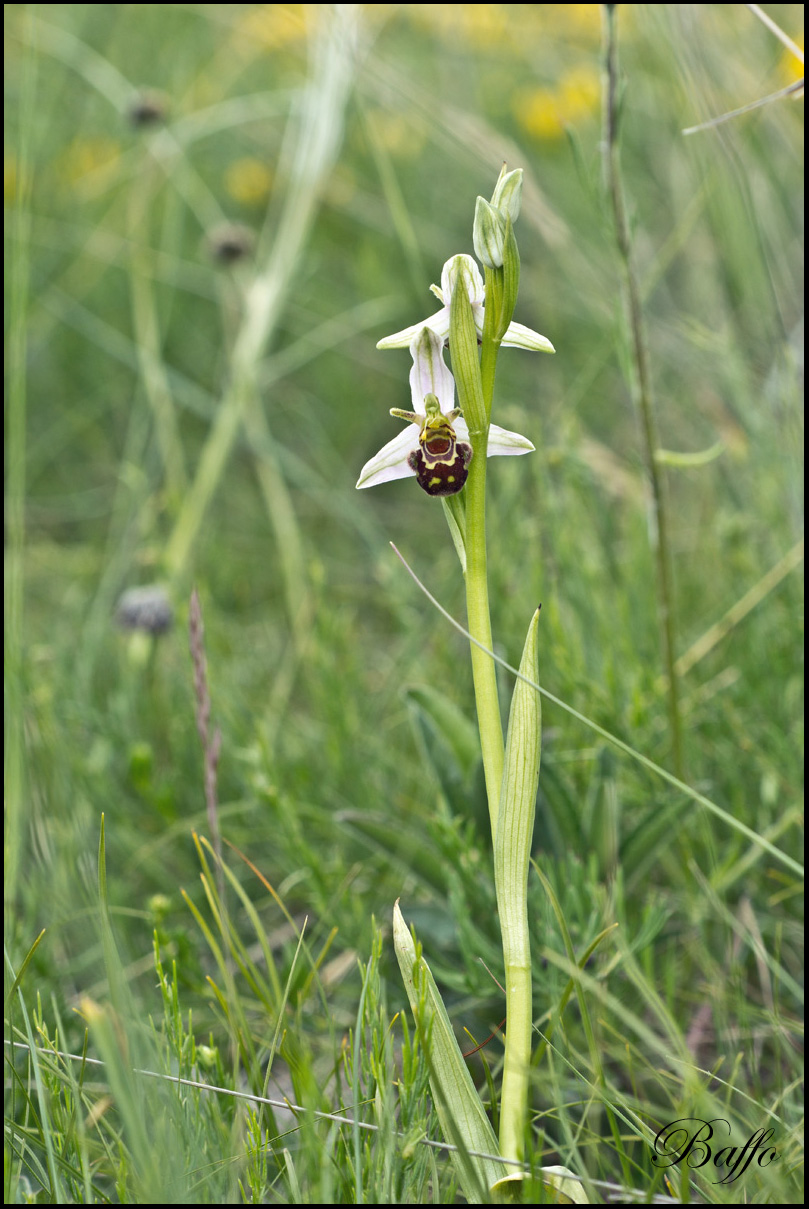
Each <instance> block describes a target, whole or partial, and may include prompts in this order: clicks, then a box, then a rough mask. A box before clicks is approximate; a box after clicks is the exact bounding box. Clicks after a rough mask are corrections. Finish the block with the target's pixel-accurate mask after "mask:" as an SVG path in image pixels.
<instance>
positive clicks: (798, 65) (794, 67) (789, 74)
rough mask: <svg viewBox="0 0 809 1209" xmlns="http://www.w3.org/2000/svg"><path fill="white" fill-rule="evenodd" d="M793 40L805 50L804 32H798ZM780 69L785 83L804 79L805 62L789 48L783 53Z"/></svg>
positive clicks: (793, 82)
mask: <svg viewBox="0 0 809 1209" xmlns="http://www.w3.org/2000/svg"><path fill="white" fill-rule="evenodd" d="M792 41H793V42H794V43H795V45H796V46H800V48H801V50H803V34H798V35H797V37H795V38H793V39H792ZM778 70H779V75H781V76H782V78H783V80H784V83H785V84H795V83H797V81H798V80H801V79H803V63H802V62H801V60H800V59H799V58H798V57H797V55H793V54H792V52H791V51H789V50H786V49H785V50H784V53H783V54H782V55H781V62H780V63H779V65H778Z"/></svg>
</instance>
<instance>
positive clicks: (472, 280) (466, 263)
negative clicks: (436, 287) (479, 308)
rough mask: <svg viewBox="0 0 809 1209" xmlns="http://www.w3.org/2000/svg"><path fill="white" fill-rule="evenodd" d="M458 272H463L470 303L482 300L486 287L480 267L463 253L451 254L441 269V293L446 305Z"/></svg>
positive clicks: (473, 303)
mask: <svg viewBox="0 0 809 1209" xmlns="http://www.w3.org/2000/svg"><path fill="white" fill-rule="evenodd" d="M458 262H460V263H458ZM458 273H462V274H463V281H464V284H465V285H466V290H467V293H468V294H469V301H470V302H471V303H472V305H473V306H474V305H475V304H476V303H480V302H483V300H484V298H485V297H486V289H485V286H484V285H483V278H482V277H481V275H480V269H479V268H478V266H477V264H476V263H475V261H474V259H473V257H471V256H467V255H466V253H463V254H462V255H460V256H453V257H452V258H451V259H450V260H448V261H446V263H445V264H444V268H443V269H442V270H441V293H442V294H443V296H444V302H445V303H447V306H449V300H450V299H451V298H452V287H453V285H454V284H455V281H456V277H457V274H458Z"/></svg>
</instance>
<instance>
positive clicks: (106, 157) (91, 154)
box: [56, 136, 121, 192]
mask: <svg viewBox="0 0 809 1209" xmlns="http://www.w3.org/2000/svg"><path fill="white" fill-rule="evenodd" d="M120 155H121V148H120V146H119V144H118V143H117V142H116V141H115V139H108V138H104V137H103V136H97V137H95V138H82V137H77V138H74V139H73V140H72V141H71V142H70V143H68V145H67V147H66V148H65V150H64V151H63V152H62V154H61V155H60V156H59V158H58V160H57V162H56V169H57V172H58V174H59V176H60V177H61V179H62V180H63V181H66V182H67V184H68V185H69V186H70V187H71V188H73V189H77V190H80V191H84V192H88V191H91V190H92V189H94V188H97V187H98V186H99V185H101V186H103V185H104V184H105V183H106V182H107V180H108V179H109V177H110V176H112V175H113V173H114V172H115V171H116V169H117V166H118V160H119V158H120Z"/></svg>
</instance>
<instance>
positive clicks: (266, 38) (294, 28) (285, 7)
mask: <svg viewBox="0 0 809 1209" xmlns="http://www.w3.org/2000/svg"><path fill="white" fill-rule="evenodd" d="M236 33H237V34H241V35H242V36H243V37H244V38H246V39H247V40H248V41H249V42H252V43H256V42H258V43H259V44H260V45H261V47H262V48H263V49H264V50H277V49H278V48H279V47H281V46H289V45H291V44H292V43H295V42H299V41H300V40H301V39H302V38H305V37H306V16H305V13H304V6H303V5H302V4H258V5H255V6H254V7H251V8H249V9H248V10H247V12H245V13H243V14H242V16H241V18H240V19H239V21H238V23H237V25H236Z"/></svg>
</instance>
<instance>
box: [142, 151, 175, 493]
mask: <svg viewBox="0 0 809 1209" xmlns="http://www.w3.org/2000/svg"><path fill="white" fill-rule="evenodd" d="M144 168H145V169H146V168H148V169H150V170H151V171H145V173H144V180H142V181H141V182H140V188H139V189H138V190H137V191H133V193H132V197H131V201H130V206H129V215H128V218H129V237H130V246H131V249H132V251H131V257H130V274H129V280H130V292H131V295H132V319H133V326H134V337H135V347H136V349H137V355H138V364H139V367H140V376H141V381H142V382H143V389H144V392H145V394H146V398H147V401H148V404H149V408H150V410H151V413H152V416H153V418H154V425H155V433H156V435H157V444H158V448H159V450H160V457H161V460H162V462H163V470H164V473H165V476H166V486H167V489H168V498H169V502H170V505H171V508H172V512H176V509H177V508H179V505H180V501H181V500H182V498H183V495H184V494H185V489H186V485H187V476H186V470H185V461H184V457H183V446H182V438H181V436H180V428H179V423H178V418H177V410H176V407H175V404H174V397H173V395H172V391H171V386H170V384H169V380H168V376H167V374H166V367H165V365H164V363H163V358H162V354H161V348H160V328H159V323H158V316H157V307H156V305H155V296H154V289H153V284H152V257H151V255H150V252H149V250H148V248H147V246H146V243H145V240H144V239H143V236H142V234H141V233H142V232H143V230H144V226H146V227H147V230H148V225H147V224H148V213H149V207H150V204H151V202H152V200H153V190H152V188H151V187H150V186H151V181H150V177H151V175H152V173H153V172H154V165H153V164H150V165H144Z"/></svg>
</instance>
